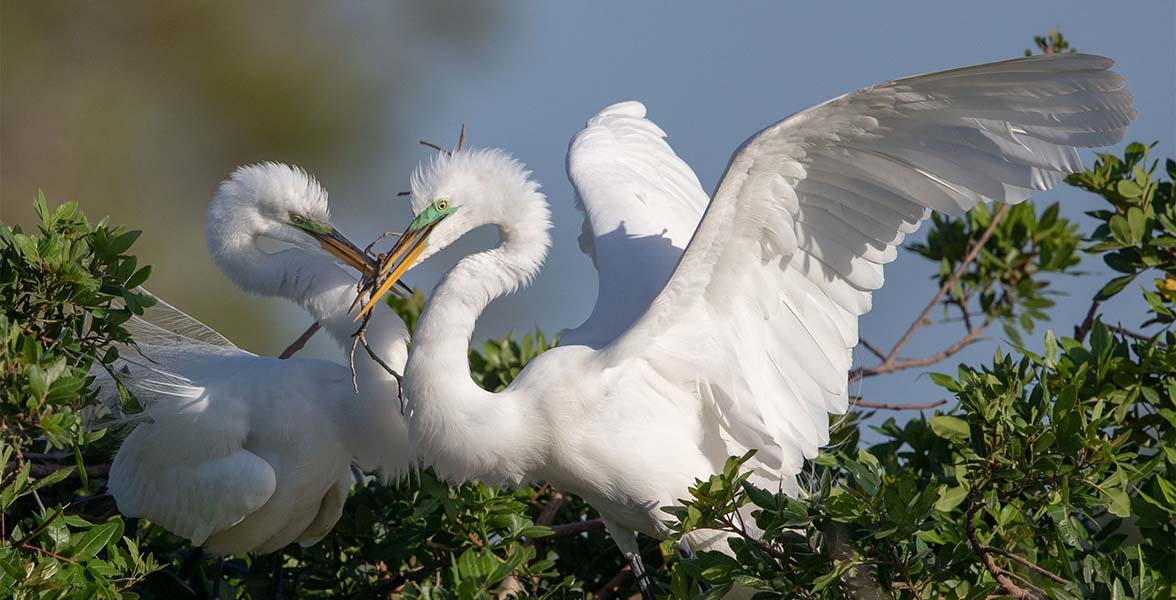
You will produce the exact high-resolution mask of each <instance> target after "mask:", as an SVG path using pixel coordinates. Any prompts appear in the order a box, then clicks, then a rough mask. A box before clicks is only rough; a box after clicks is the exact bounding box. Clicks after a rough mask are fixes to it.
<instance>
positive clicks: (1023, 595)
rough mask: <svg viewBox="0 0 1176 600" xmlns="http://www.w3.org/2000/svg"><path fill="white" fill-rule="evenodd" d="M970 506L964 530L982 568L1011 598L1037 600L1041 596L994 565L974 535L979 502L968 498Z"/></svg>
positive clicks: (990, 556)
mask: <svg viewBox="0 0 1176 600" xmlns="http://www.w3.org/2000/svg"><path fill="white" fill-rule="evenodd" d="M969 501H970V502H971V506H969V508H968V512H967V514H966V515H965V516H964V531H965V532H966V533H967V535H968V545H970V546H971V547H972V551H973V552H975V553H976V556H978V557H979V558H980V562H981V563H982V564H983V565H984V568H985V569H986V570H987V571H988V572H989V573H990V574H991V575H992V576H993V577H994V578H995V579H996V582H997V583H999V584H1000V587H1001V588H1003V589H1004V591H1005V592H1006V593H1007V594H1008V595H1009V596H1011V597H1013V598H1020V599H1024V600H1039V599H1040V598H1041V597H1040V596H1038V595H1037V594H1034V593H1033V592H1031V591H1029V590H1027V589H1025V588H1023V587H1021V586H1019V585H1017V584H1016V582H1014V581H1013V580H1012V579H1010V578H1009V577H1008V575H1005V571H1004V569H1001V568H1000V567H998V566H997V565H996V561H994V560H992V555H991V554H990V553H989V552H988V551H987V550H986V549H985V548H987V546H985V545H984V544H981V543H980V539H979V538H977V537H976V524H975V523H974V522H973V518H975V516H976V511H977V509H978V508H979V504H978V503H976V501H975V498H969Z"/></svg>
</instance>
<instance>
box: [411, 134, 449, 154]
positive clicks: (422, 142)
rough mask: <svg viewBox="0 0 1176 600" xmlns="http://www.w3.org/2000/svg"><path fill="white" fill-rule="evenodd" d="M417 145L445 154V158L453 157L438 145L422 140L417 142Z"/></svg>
mask: <svg viewBox="0 0 1176 600" xmlns="http://www.w3.org/2000/svg"><path fill="white" fill-rule="evenodd" d="M417 143H419V144H420V145H422V146H428V147H429V148H432V149H434V150H436V151H437V152H441V153H443V154H445V155H446V156H453V152H451V151H449V150H446V149H445V148H442V147H441V145H440V144H436V143H433V142H430V141H429V140H426V139H423V138H422V139H420V140H417Z"/></svg>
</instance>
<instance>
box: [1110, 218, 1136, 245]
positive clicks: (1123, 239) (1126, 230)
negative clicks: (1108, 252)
mask: <svg viewBox="0 0 1176 600" xmlns="http://www.w3.org/2000/svg"><path fill="white" fill-rule="evenodd" d="M1107 226H1108V227H1109V228H1110V230H1111V236H1112V237H1114V238H1115V241H1117V242H1120V243H1123V244H1130V243H1131V239H1132V236H1131V225H1129V224H1128V223H1127V219H1125V218H1124V217H1123V215H1115V216H1113V217H1111V220H1110V222H1109V223H1107Z"/></svg>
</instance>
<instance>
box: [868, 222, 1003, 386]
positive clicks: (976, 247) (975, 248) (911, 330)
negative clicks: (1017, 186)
mask: <svg viewBox="0 0 1176 600" xmlns="http://www.w3.org/2000/svg"><path fill="white" fill-rule="evenodd" d="M1008 212H1009V205H1008V204H1002V205H1001V206H1000V208H999V209H997V211H996V213H994V214H993V215H992V220H991V221H990V222H989V223H988V228H987V229H985V230H984V233H982V234H981V235H980V239H978V240H976V243H975V244H973V245H972V248H971V250H969V251H968V254H967V255H966V256H964V260H963V261H962V262H960V264H959V266H957V267H956V270H955V271H953V272H952V274H951V276H950V277H948V278H947V281H944V282H943V285H941V286H939V291H938V292H936V293H935V296H934V297H933V298H931V301H930V302H928V303H927V306H926V307H924V308H923V312H921V313H919V316H918V317H917V318H916V319H915V320H914V322H912V323H911V325H910V327H908V328H907V330H906V332H905V333H903V335H902V337H901V338H899V340H898V342H896V343H895V344H894V347H893V348H891V349H890V352H888V353H887V354H886V359H885V360H883V361H882V365H880V366H885V365H888V364H890V363H893V362H894V360H895V358H896V357H897V356H898V352H899V351H900V350H902V347H903V346H905V345H906V344H907V342H909V341H911V338H912V337H914V335H915V332H916V331H918V329H919V327H922V326H923V323H924V322H926V321H927V317H928V315H930V314H931V311H932V310H934V309H935V307H936V306H939V302H940V301H941V300H943V297H944V296H946V295H947V292H948V291H949V290H951V288H952V287H953V286H954V285H955V284H956V282H957V281H959V280H960V277H962V276H963V274H964V271H966V270H967V269H968V266H969V265H971V264H972V263H973V262H975V260H976V257H977V256H979V255H980V250H981V249H982V248H984V244H986V243H988V238H990V237H992V232H994V231H996V226H997V225H999V224H1000V222H1001V220H1002V219H1004V216H1005V215H1006V214H1008Z"/></svg>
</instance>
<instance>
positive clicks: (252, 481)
mask: <svg viewBox="0 0 1176 600" xmlns="http://www.w3.org/2000/svg"><path fill="white" fill-rule="evenodd" d="M329 219H330V215H329V212H328V210H327V197H326V192H325V191H324V190H323V189H322V188H321V187H320V186H319V185H318V183H317V182H315V181H314V180H313V179H312V178H310V177H309V176H308V175H307V174H306V173H304V172H302V171H300V170H295V169H291V168H289V167H286V166H285V165H278V164H273V163H266V164H262V165H255V166H252V167H244V168H242V169H239V170H238V171H237V172H236V173H234V174H233V177H232V178H231V179H229V180H227V181H225V182H224V183H223V184H221V187H220V189H219V190H218V193H217V195H216V198H215V199H214V200H213V203H212V205H211V206H210V208H209V211H208V222H207V237H208V245H209V251H210V253H211V254H212V256H213V259H214V260H215V262H216V263H217V265H218V266H220V267H221V269H222V270H223V271H224V272H225V274H226V275H228V276H229V278H230V279H232V280H233V281H234V282H235V283H236V284H237V285H238V286H239V287H241V288H242V289H244V290H246V291H248V292H250V293H254V294H260V295H267V296H279V297H284V298H287V299H289V300H292V301H294V302H297V303H298V304H299V305H300V306H302V307H303V308H304V309H305V310H307V312H308V313H310V314H311V316H312V317H314V318H315V319H316V320H318V321H319V322H320V323H321V324H322V325H323V327H324V329H326V331H327V332H328V333H329V334H331V335H332V337H334V338H335V339H336V341H338V342H339V343H340V345H341V346H344V345H345V346H346V348H347V349H348V350H349V349H350V347H351V344H350V341H351V340H350V334H351V333H352V332H353V331H354V329H355V326H354V325H353V324H352V323H351V318H350V316H348V314H347V313H348V309H349V308H350V306H351V302H352V300H353V299H354V295H355V285H356V281H357V278H356V277H355V276H354V275H352V274H351V273H349V272H347V271H346V270H344V269H343V268H342V267H340V266H339V265H338V264H336V262H335V261H334V260H333V259H332V258H331V257H330V256H329V255H328V254H327V253H326V252H323V250H324V249H328V246H327V244H326V243H325V242H324V240H326V241H334V239H336V238H332V236H335V235H336V234H335V232H334V231H333V229H330V228H329V225H328V223H329ZM308 232H310V233H313V234H314V235H311V234H310V233H308ZM262 239H269V240H271V241H277V242H280V243H284V244H286V245H288V246H291V247H289V248H286V249H283V250H280V251H276V252H269V251H267V250H266V249H265V248H263V247H262V245H259V242H260V241H261V240H262ZM338 239H342V238H341V237H339V238H338ZM164 307H165V309H166V313H165V315H164V317H163V319H153V318H150V317H152V314H151V312H154V311H156V310H158V309H152V311H151V312H149V314H148V315H147V316H148V317H149V319H147V320H137V321H135V322H134V323H132V333H133V334H135V338H136V340H138V341H139V344H140V349H141V352H142V356H141V357H128V358H127V360H126V362H125V364H122V365H119V367H120V369H125V370H126V374H125V376H124V379H125V380H126V381H127V383H128V384H129V386H130V387H131V389H132V391H134V392H135V393H136V395H137V396H138V397H139V398H140V399H141V400H142V401H143V402H144V404H145V410H144V413H143V415H142V416H141V417H139V418H141V419H142V420H143V421H144V422H142V423H139V424H138V425H137V426H136V427H135V429H134V431H132V432H131V434H130V435H129V436H128V437H127V439H126V440H125V441H124V442H123V444H122V446H121V448H120V449H119V452H118V454H117V455H116V456H115V460H114V463H113V465H112V467H111V474H110V481H109V484H108V485H109V489H110V492H111V494H112V495H113V496H114V497H115V499H116V501H117V503H118V506H119V510H120V511H121V512H122V513H123V514H126V515H129V516H137V517H145V518H147V519H149V520H151V521H153V522H156V523H159V524H160V525H162V526H164V527H165V528H167V529H168V530H170V531H172V532H174V533H176V534H178V535H181V536H183V537H185V538H188V539H189V540H191V541H192V542H193V543H194V544H197V545H203V546H204V547H205V548H206V549H207V550H208V551H210V552H211V553H214V554H220V555H223V554H236V553H242V552H251V551H257V552H272V551H275V550H278V549H280V548H282V547H283V546H285V545H287V544H289V543H292V542H295V541H297V542H299V543H301V544H303V545H309V544H313V543H314V542H317V541H318V540H319V539H321V538H322V537H323V536H324V535H326V534H327V532H329V531H330V529H331V527H332V526H334V524H335V522H336V521H337V520H338V518H339V515H340V514H341V512H342V509H343V504H344V501H345V500H346V498H347V494H348V491H349V490H350V487H351V484H352V480H353V477H352V474H351V468H350V466H351V464H352V463H353V462H356V463H358V464H359V466H360V467H362V468H364V469H368V470H375V471H379V472H380V473H381V474H382V476H383V477H385V478H389V479H390V478H396V477H399V476H400V475H402V474H403V473H405V472H406V471H407V470H408V469H410V468H411V467H412V465H413V461H412V455H411V453H410V452H409V451H408V445H407V433H406V430H405V425H404V421H403V419H402V417H401V415H400V405H399V402H398V401H397V400H396V399H395V398H396V395H397V390H398V387H397V382H396V381H395V379H394V378H393V377H392V376H391V375H389V374H388V373H386V372H385V371H384V370H383V368H382V367H379V366H378V365H376V363H374V362H373V361H369V360H364V361H356V362H357V364H356V367H357V371H358V373H357V376H358V379H359V389H360V393H359V394H356V393H355V392H354V390H353V386H352V374H351V371H350V369H349V368H348V367H346V366H343V365H342V364H337V363H334V362H330V361H323V360H310V359H290V360H279V359H276V358H270V357H262V356H256V355H253V354H251V353H249V352H246V351H243V350H240V349H239V348H236V347H235V346H233V345H232V344H231V343H229V342H228V341H227V340H225V339H224V338H223V337H221V336H219V335H218V334H216V333H215V332H212V331H211V330H208V329H207V328H206V327H204V326H203V325H201V324H200V323H198V322H196V321H194V320H192V319H190V318H188V317H187V316H186V315H183V314H182V313H179V311H175V310H173V309H170V307H167V306H166V305H164ZM376 310H379V311H380V313H381V314H378V315H376V316H375V317H374V318H373V320H372V321H371V326H370V327H369V328H368V330H367V339H368V341H369V343H370V345H371V347H372V348H373V350H375V351H376V352H377V353H378V354H379V355H381V357H382V358H383V360H384V361H385V362H386V363H388V364H389V365H390V366H392V368H394V369H400V370H402V369H403V367H404V364H405V360H406V356H407V347H406V341H407V337H408V332H407V329H406V328H405V326H404V324H403V322H402V321H401V320H400V319H399V318H398V317H397V316H396V315H395V314H394V313H392V311H391V309H389V308H388V307H387V306H385V305H381V306H380V307H378V308H377V309H376ZM124 355H126V353H124ZM132 356H133V355H132Z"/></svg>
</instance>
